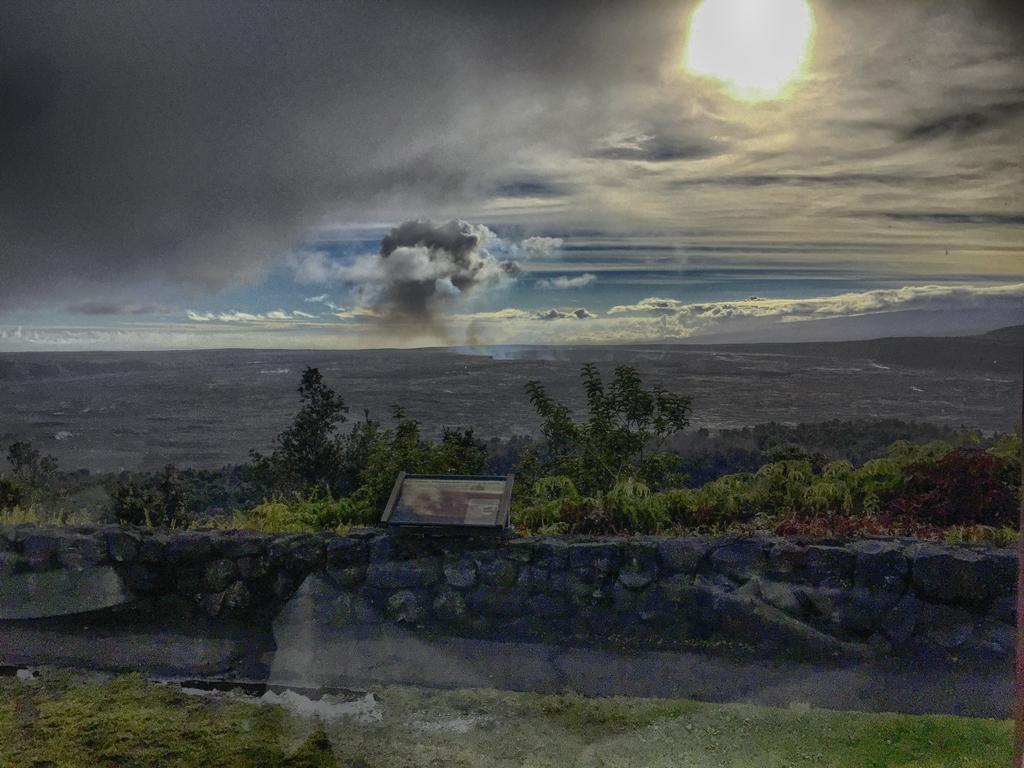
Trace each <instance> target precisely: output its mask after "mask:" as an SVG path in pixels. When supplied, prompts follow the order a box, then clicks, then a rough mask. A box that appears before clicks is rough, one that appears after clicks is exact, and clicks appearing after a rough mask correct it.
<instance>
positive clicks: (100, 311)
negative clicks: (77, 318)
mask: <svg viewBox="0 0 1024 768" xmlns="http://www.w3.org/2000/svg"><path fill="white" fill-rule="evenodd" d="M67 310H68V312H71V313H72V314H76V315H162V314H167V313H168V312H169V311H170V310H169V309H168V308H167V307H164V306H162V305H160V304H132V303H124V302H117V301H80V302H77V303H75V304H70V305H68V307H67Z"/></svg>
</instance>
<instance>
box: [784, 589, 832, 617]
mask: <svg viewBox="0 0 1024 768" xmlns="http://www.w3.org/2000/svg"><path fill="white" fill-rule="evenodd" d="M793 591H794V593H795V594H796V596H797V599H798V600H799V601H800V605H801V606H802V607H803V608H804V610H805V611H807V612H809V613H810V614H812V615H813V616H817V617H819V618H822V619H831V617H832V612H833V611H834V610H835V609H836V604H837V603H838V602H839V596H840V594H841V592H840V590H837V589H832V588H831V587H806V586H796V587H794V588H793Z"/></svg>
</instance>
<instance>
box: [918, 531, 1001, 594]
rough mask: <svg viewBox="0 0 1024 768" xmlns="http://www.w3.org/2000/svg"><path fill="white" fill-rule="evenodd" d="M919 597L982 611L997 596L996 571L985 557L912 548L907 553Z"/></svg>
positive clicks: (963, 551)
mask: <svg viewBox="0 0 1024 768" xmlns="http://www.w3.org/2000/svg"><path fill="white" fill-rule="evenodd" d="M907 555H908V557H909V558H910V563H911V577H912V580H913V584H914V588H915V589H916V590H917V592H918V594H920V595H921V596H922V597H924V598H926V599H928V600H937V601H940V602H946V603H956V604H959V605H963V606H968V607H972V608H974V609H975V610H978V609H983V608H984V607H985V605H986V604H987V603H988V601H989V600H990V599H991V598H992V597H994V596H995V595H997V594H999V593H1000V592H1001V591H1002V589H1003V588H1004V586H1005V585H1003V584H1002V583H1001V577H1000V574H999V570H998V569H997V568H996V567H995V566H994V562H993V560H992V559H991V558H990V557H988V556H986V554H985V553H982V552H977V551H974V550H970V549H965V548H963V547H948V546H944V545H941V544H932V543H921V544H915V545H913V546H912V547H910V548H909V549H908V550H907Z"/></svg>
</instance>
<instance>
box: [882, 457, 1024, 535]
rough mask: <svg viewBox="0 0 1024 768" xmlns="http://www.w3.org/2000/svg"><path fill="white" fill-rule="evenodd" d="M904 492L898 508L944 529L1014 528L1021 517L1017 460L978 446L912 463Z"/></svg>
mask: <svg viewBox="0 0 1024 768" xmlns="http://www.w3.org/2000/svg"><path fill="white" fill-rule="evenodd" d="M908 473H909V477H908V479H907V483H906V489H905V491H904V492H903V493H902V494H901V495H900V496H899V497H897V498H895V499H893V501H892V503H891V508H892V509H893V511H894V512H896V513H898V514H902V515H906V516H910V517H914V518H916V519H918V520H922V521H927V522H928V523H931V524H932V525H935V526H939V527H947V526H953V525H957V526H971V525H993V526H998V527H1002V526H1010V525H1012V524H1014V522H1015V521H1016V519H1017V516H1018V509H1017V504H1018V499H1017V491H1016V485H1017V482H1018V480H1019V477H1018V473H1017V472H1016V471H1015V468H1014V466H1013V464H1012V463H1011V462H1010V461H1008V460H1006V459H1003V458H1000V457H999V456H994V455H993V454H991V453H988V452H986V451H982V450H979V449H976V448H960V449H957V450H955V451H951V452H949V453H948V454H946V455H944V456H941V457H939V458H936V459H935V460H933V461H924V462H918V463H914V464H912V465H911V466H910V467H908Z"/></svg>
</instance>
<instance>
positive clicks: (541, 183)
mask: <svg viewBox="0 0 1024 768" xmlns="http://www.w3.org/2000/svg"><path fill="white" fill-rule="evenodd" d="M564 193H565V189H564V186H563V185H561V184H554V183H552V182H549V181H545V180H543V179H508V180H505V181H502V182H500V183H498V184H497V185H496V186H494V187H492V189H491V191H490V194H492V195H494V196H495V197H558V196H559V195H562V194H564Z"/></svg>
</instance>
